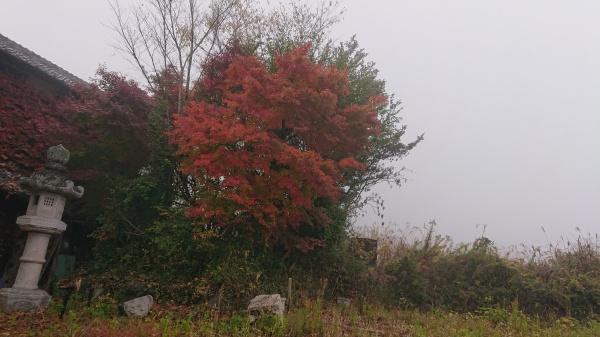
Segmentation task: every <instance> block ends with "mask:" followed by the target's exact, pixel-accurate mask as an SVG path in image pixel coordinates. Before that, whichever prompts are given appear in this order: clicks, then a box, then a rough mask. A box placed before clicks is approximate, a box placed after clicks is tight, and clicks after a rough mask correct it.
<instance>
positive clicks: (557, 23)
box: [0, 0, 600, 245]
mask: <svg viewBox="0 0 600 337" xmlns="http://www.w3.org/2000/svg"><path fill="white" fill-rule="evenodd" d="M343 4H344V6H345V8H346V13H345V16H344V17H345V19H344V21H343V22H342V23H341V24H339V25H338V26H337V27H336V29H335V32H334V33H335V35H336V36H337V37H339V38H342V39H346V38H348V37H349V36H351V35H352V34H356V35H357V38H358V40H359V42H360V43H361V45H362V46H363V47H365V48H366V49H367V50H368V52H369V53H370V57H371V59H372V60H373V61H375V62H376V64H377V66H378V68H379V69H380V70H381V75H382V77H383V78H385V79H386V80H387V82H388V89H389V91H390V92H391V93H395V94H397V96H398V97H400V98H401V99H402V100H403V102H404V116H405V122H406V123H407V124H408V126H409V136H410V137H414V136H415V135H417V134H418V133H422V132H424V133H425V134H426V139H425V141H424V142H423V143H422V144H421V145H420V146H419V147H418V148H417V149H415V151H414V152H413V153H412V154H411V155H410V156H409V157H408V158H406V160H404V161H403V162H402V163H401V165H404V166H406V167H407V168H408V169H409V170H410V171H409V172H407V178H408V182H407V183H406V184H405V186H404V187H402V188H401V189H393V190H391V189H389V188H387V187H385V186H382V187H380V188H378V191H379V192H380V193H381V194H382V195H383V197H384V199H385V202H386V206H387V209H386V213H385V221H386V222H389V223H394V224H397V225H398V226H400V227H404V226H406V225H407V224H410V225H413V226H420V225H422V224H423V223H425V222H427V221H429V220H431V219H436V220H437V222H438V223H439V225H440V226H439V231H440V232H442V233H444V234H449V235H451V236H452V237H454V238H455V239H457V240H461V241H463V240H470V239H472V238H474V237H476V236H478V235H480V234H481V228H477V227H476V225H477V224H486V225H487V230H486V234H487V235H488V236H489V237H491V238H492V239H493V240H495V241H497V242H498V243H499V244H500V245H510V244H517V243H522V242H525V243H532V244H544V243H547V242H548V241H556V240H558V239H559V238H560V237H561V236H565V237H571V238H572V237H574V236H576V232H575V228H576V227H579V228H581V230H582V231H583V232H584V233H587V232H592V233H597V232H600V205H599V203H600V156H599V155H598V154H599V151H598V147H599V146H600V113H599V112H600V92H599V90H600V20H598V15H600V2H598V1H594V0H589V1H584V0H571V1H564V0H526V1H523V0H520V1H517V0H502V1H500V0H490V1H481V0H454V1H447V0H411V1H404V0H395V1H393V0H389V1H383V0H370V1H363V0H360V1H359V0H346V1H345V2H343ZM111 20H112V16H111V12H110V8H109V7H108V5H107V3H106V2H105V1H103V0H87V1H81V0H53V1H42V0H29V1H16V0H13V1H4V2H3V4H2V10H1V11H0V33H2V34H4V35H6V36H8V37H10V38H12V39H13V40H15V41H17V42H19V43H21V44H23V45H24V46H26V47H28V48H30V49H32V50H34V51H35V52H37V53H39V54H41V55H42V56H44V57H46V58H48V59H50V60H51V61H53V62H55V63H57V64H58V65H60V66H62V67H64V68H65V69H67V70H69V71H71V72H73V73H74V74H76V75H78V76H80V77H82V78H89V77H90V76H92V75H93V73H94V71H95V69H96V68H97V66H98V64H100V63H105V64H106V65H107V66H108V67H109V69H113V70H118V71H121V72H124V73H127V74H131V75H134V68H133V67H132V66H131V65H130V64H128V63H127V62H126V61H124V60H123V58H122V57H121V56H120V55H119V53H118V52H116V51H115V50H114V48H113V47H112V45H114V42H115V40H114V35H113V33H112V32H111V30H110V29H109V28H107V27H106V25H107V24H109V23H110V22H111ZM407 140H410V138H407ZM373 221H375V218H374V217H373V216H372V215H369V216H367V217H366V218H362V219H358V223H361V224H369V223H372V222H373ZM542 226H543V227H544V228H545V229H546V234H544V233H543V232H542V230H541V227H542Z"/></svg>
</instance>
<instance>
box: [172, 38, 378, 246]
mask: <svg viewBox="0 0 600 337" xmlns="http://www.w3.org/2000/svg"><path fill="white" fill-rule="evenodd" d="M307 50H308V47H303V48H299V49H296V50H294V51H292V52H290V53H288V54H284V55H281V56H280V57H278V58H277V60H276V70H275V71H274V72H269V71H268V70H267V67H266V65H265V64H263V63H262V62H261V61H259V60H258V59H257V58H256V57H253V56H244V55H239V56H232V55H231V54H226V55H225V56H224V57H223V59H221V60H219V59H216V60H214V61H212V62H209V63H207V67H211V66H212V67H213V68H207V69H205V70H204V73H205V74H206V76H205V78H204V79H203V80H202V81H201V82H200V87H199V88H198V92H199V93H200V94H199V95H198V97H200V99H199V100H197V101H195V102H193V103H191V104H190V105H189V107H188V108H187V110H186V113H184V114H182V115H180V116H177V117H176V120H175V125H174V130H173V132H172V134H171V140H172V142H173V143H175V144H177V145H178V151H179V153H180V154H181V155H183V156H184V158H185V161H184V164H183V166H182V169H183V171H184V172H186V173H188V174H191V175H193V176H195V177H196V178H197V179H198V180H199V181H200V185H201V186H202V187H201V190H202V193H203V194H202V196H201V197H200V198H199V201H198V203H197V204H196V205H195V206H194V207H193V208H192V209H191V210H190V212H189V214H190V215H191V216H193V217H197V218H199V220H200V221H202V222H205V223H211V224H214V225H219V226H224V227H233V228H236V229H237V230H250V231H253V230H258V231H259V232H260V233H261V234H262V235H263V237H264V238H265V239H266V240H267V241H269V242H271V243H281V244H284V245H286V246H287V247H288V248H298V249H302V250H308V249H311V248H313V247H314V246H315V245H318V244H320V241H319V240H318V239H317V238H314V237H312V238H311V237H306V236H303V235H302V234H301V232H302V231H303V230H302V229H303V228H304V229H306V228H313V229H315V228H319V227H320V228H322V227H325V226H327V225H328V224H329V223H330V221H331V220H330V219H329V217H328V216H327V214H326V209H325V207H324V205H326V204H327V203H335V202H336V201H338V200H339V198H340V196H341V193H342V191H341V189H340V186H341V183H342V174H341V171H342V170H360V169H362V168H363V165H362V164H361V163H360V162H358V160H357V159H356V158H357V156H359V155H360V154H362V153H363V151H364V150H365V148H366V146H367V145H368V139H369V137H370V136H372V135H374V134H376V133H377V130H378V128H379V121H378V120H377V116H376V112H375V111H376V108H377V106H378V105H380V104H383V103H384V101H383V99H382V98H374V99H373V101H372V103H371V104H367V105H350V106H340V104H339V101H340V98H342V97H344V96H346V95H348V93H349V90H348V79H347V76H346V73H345V72H343V71H341V70H339V69H336V68H332V67H323V66H320V65H318V64H315V63H314V62H312V61H311V60H310V59H309V58H308V56H307ZM208 93H210V94H208ZM215 98H218V99H215ZM256 225H258V227H257V226H256ZM313 232H314V231H313Z"/></svg>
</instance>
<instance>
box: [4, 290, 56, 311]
mask: <svg viewBox="0 0 600 337" xmlns="http://www.w3.org/2000/svg"><path fill="white" fill-rule="evenodd" d="M49 300H50V295H48V293H47V292H45V291H44V290H41V289H21V288H4V289H0V308H2V311H4V312H13V311H33V310H38V309H45V308H46V307H47V306H48V301H49Z"/></svg>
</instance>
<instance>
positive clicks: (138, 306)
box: [123, 295, 154, 317]
mask: <svg viewBox="0 0 600 337" xmlns="http://www.w3.org/2000/svg"><path fill="white" fill-rule="evenodd" d="M152 304H154V298H152V296H151V295H146V296H142V297H138V298H134V299H132V300H129V301H127V302H125V303H123V310H125V313H126V314H127V316H129V317H144V316H146V315H148V313H149V312H150V309H151V308H152Z"/></svg>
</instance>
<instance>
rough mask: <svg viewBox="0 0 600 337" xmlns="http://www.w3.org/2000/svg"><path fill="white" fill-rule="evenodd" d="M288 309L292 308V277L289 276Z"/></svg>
mask: <svg viewBox="0 0 600 337" xmlns="http://www.w3.org/2000/svg"><path fill="white" fill-rule="evenodd" d="M287 300H288V311H289V310H290V309H291V308H292V278H291V277H288V288H287Z"/></svg>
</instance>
